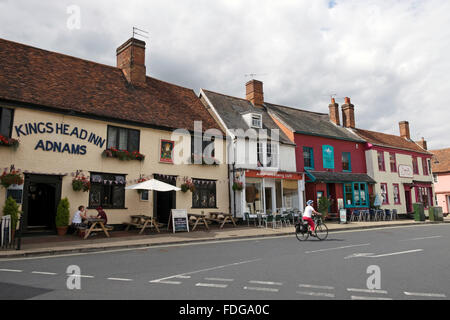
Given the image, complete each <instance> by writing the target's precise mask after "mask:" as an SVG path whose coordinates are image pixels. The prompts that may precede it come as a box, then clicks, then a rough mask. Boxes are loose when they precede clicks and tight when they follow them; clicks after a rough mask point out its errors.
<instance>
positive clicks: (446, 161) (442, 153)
mask: <svg viewBox="0 0 450 320" xmlns="http://www.w3.org/2000/svg"><path fill="white" fill-rule="evenodd" d="M430 152H431V153H433V154H434V155H435V156H436V160H437V161H438V163H435V161H431V168H432V171H433V173H444V172H450V148H447V149H441V150H432V151H430Z"/></svg>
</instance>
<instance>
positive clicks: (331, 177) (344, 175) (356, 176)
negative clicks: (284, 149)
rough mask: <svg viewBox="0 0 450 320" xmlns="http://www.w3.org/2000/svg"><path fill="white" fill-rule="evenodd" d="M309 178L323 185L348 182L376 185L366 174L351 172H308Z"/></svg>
mask: <svg viewBox="0 0 450 320" xmlns="http://www.w3.org/2000/svg"><path fill="white" fill-rule="evenodd" d="M305 172H306V175H307V177H308V178H309V179H310V180H311V181H312V182H322V183H347V182H367V183H372V184H375V183H376V182H375V180H373V179H372V178H371V177H369V176H368V175H367V174H365V173H351V172H327V171H306V170H305Z"/></svg>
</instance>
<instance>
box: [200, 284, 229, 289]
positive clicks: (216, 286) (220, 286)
mask: <svg viewBox="0 0 450 320" xmlns="http://www.w3.org/2000/svg"><path fill="white" fill-rule="evenodd" d="M195 286H196V287H210V288H226V287H228V285H227V284H216V283H197V284H196V285H195Z"/></svg>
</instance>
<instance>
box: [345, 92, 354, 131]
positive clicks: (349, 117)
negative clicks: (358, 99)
mask: <svg viewBox="0 0 450 320" xmlns="http://www.w3.org/2000/svg"><path fill="white" fill-rule="evenodd" d="M342 125H343V126H344V127H345V128H355V106H354V105H352V104H351V102H350V98H349V97H346V98H345V103H344V104H343V105H342Z"/></svg>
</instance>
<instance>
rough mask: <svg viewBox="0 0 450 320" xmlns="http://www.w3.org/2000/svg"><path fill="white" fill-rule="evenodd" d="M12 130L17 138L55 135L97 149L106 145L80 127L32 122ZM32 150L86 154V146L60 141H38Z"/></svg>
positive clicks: (100, 139) (98, 137)
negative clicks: (74, 138) (76, 140)
mask: <svg viewBox="0 0 450 320" xmlns="http://www.w3.org/2000/svg"><path fill="white" fill-rule="evenodd" d="M14 130H15V132H16V135H17V137H18V138H21V137H26V136H30V135H38V134H55V135H62V136H69V137H76V138H77V139H79V140H81V141H85V142H87V143H91V144H93V145H96V146H97V147H99V148H103V146H104V145H105V144H106V139H104V138H102V137H100V136H98V135H96V134H95V133H93V132H89V131H87V130H85V129H83V128H80V127H71V126H70V124H67V123H53V122H34V123H25V124H20V125H17V126H14ZM34 150H42V151H48V152H50V151H52V152H58V153H68V154H78V155H85V154H86V153H87V146H86V145H85V144H74V143H70V144H69V143H64V142H60V141H50V140H46V141H44V140H43V139H41V140H39V141H38V143H37V144H36V146H35V147H34Z"/></svg>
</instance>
